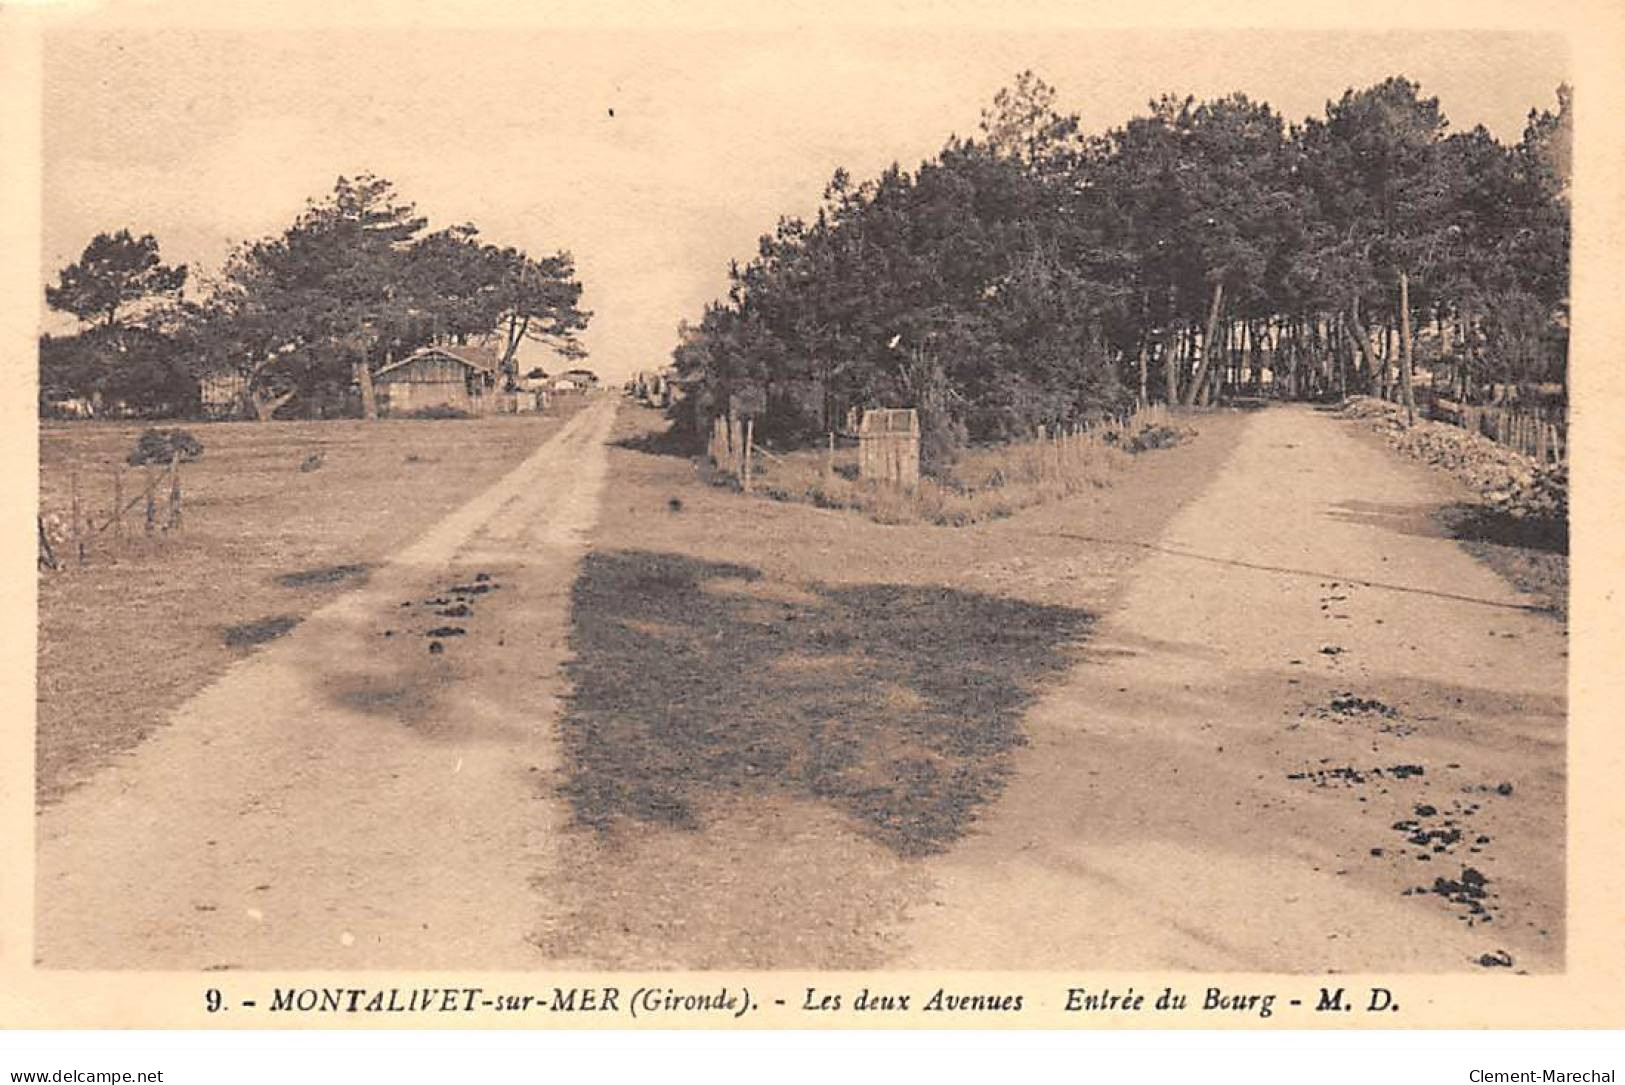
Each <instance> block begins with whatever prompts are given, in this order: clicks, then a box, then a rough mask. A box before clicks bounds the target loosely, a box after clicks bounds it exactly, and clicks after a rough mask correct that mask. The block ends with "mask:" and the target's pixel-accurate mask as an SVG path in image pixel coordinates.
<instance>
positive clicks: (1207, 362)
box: [1184, 279, 1224, 407]
mask: <svg viewBox="0 0 1625 1085" xmlns="http://www.w3.org/2000/svg"><path fill="white" fill-rule="evenodd" d="M1222 304H1224V280H1223V279H1220V280H1219V281H1218V282H1216V283H1214V284H1213V304H1212V305H1211V306H1209V307H1208V311H1207V332H1206V334H1205V335H1204V336H1203V338H1202V358H1201V360H1200V361H1199V362H1197V363H1196V373H1195V374H1194V375H1193V376H1192V377H1191V382H1190V386H1189V387H1187V388H1186V389H1185V399H1184V404H1185V406H1187V407H1194V406H1195V405H1196V400H1197V397H1198V396H1200V395H1201V394H1202V392H1203V391H1204V390H1205V389H1206V385H1207V382H1206V377H1207V373H1208V368H1209V367H1210V366H1211V365H1212V364H1213V351H1214V349H1215V346H1216V344H1215V343H1214V340H1215V339H1216V338H1217V336H1218V334H1219V307H1220V306H1221V305H1222Z"/></svg>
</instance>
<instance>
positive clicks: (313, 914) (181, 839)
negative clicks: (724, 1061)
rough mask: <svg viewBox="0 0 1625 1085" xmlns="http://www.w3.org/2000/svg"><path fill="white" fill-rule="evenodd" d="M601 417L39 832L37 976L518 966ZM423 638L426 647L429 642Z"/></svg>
mask: <svg viewBox="0 0 1625 1085" xmlns="http://www.w3.org/2000/svg"><path fill="white" fill-rule="evenodd" d="M614 411H615V403H614V401H613V400H611V399H608V398H606V399H604V400H601V401H599V402H598V403H596V404H594V405H593V406H591V407H589V408H587V409H585V410H583V411H582V412H581V413H580V414H578V415H577V416H575V417H574V418H573V419H571V421H570V422H569V423H568V424H567V425H566V426H565V427H564V429H563V430H561V431H560V432H559V433H558V434H557V435H556V436H555V437H554V438H552V439H551V440H549V441H548V442H547V443H546V444H544V445H543V446H542V447H541V448H540V449H538V450H537V452H536V453H534V454H533V455H532V456H530V457H529V458H528V459H527V460H526V461H525V462H524V463H523V464H521V465H520V466H519V467H517V468H516V469H514V470H513V471H512V472H511V473H509V474H508V475H507V476H505V477H503V478H502V479H501V480H500V481H498V482H496V483H495V484H494V485H492V486H491V487H490V488H489V489H488V490H486V491H485V492H484V493H482V494H480V495H479V496H478V497H476V498H474V499H473V500H471V501H470V502H469V503H468V504H467V505H466V506H464V507H463V508H462V509H460V510H459V511H457V512H456V513H454V514H453V515H451V516H449V517H447V518H446V519H445V520H443V521H441V522H440V523H439V524H438V525H437V526H436V527H435V528H434V529H432V530H431V531H430V532H429V533H427V534H426V535H425V536H424V537H422V538H421V539H420V540H419V541H418V542H416V543H415V544H413V545H412V546H410V547H409V548H408V549H407V550H406V551H404V552H403V553H401V554H400V555H398V557H397V558H396V559H395V560H394V561H392V562H391V563H390V564H389V565H388V566H387V567H386V568H384V569H381V570H378V571H376V572H374V573H373V575H372V576H371V578H370V579H369V580H368V582H367V583H366V585H365V586H363V587H361V588H359V589H357V590H355V591H353V592H350V593H348V594H346V595H345V596H343V597H341V598H340V599H338V600H337V601H335V602H334V603H332V604H330V605H329V606H327V607H325V608H324V609H322V610H320V611H318V612H317V613H315V614H314V615H312V616H311V617H310V618H308V619H307V620H306V621H305V622H304V623H303V624H302V625H300V626H299V627H298V628H296V629H295V630H293V631H292V632H291V633H290V634H288V635H287V636H286V637H284V638H283V639H281V640H279V641H277V642H275V643H273V644H271V645H269V646H268V647H266V648H265V649H264V650H262V651H259V652H257V653H255V654H254V655H253V656H252V657H250V658H248V659H246V660H244V661H243V662H242V663H241V664H239V665H237V666H236V667H234V668H233V669H232V670H231V671H229V672H228V673H227V674H225V675H224V676H223V677H222V678H221V679H220V680H219V681H217V682H216V683H215V684H214V685H212V686H210V687H209V688H208V689H206V690H205V691H204V692H202V693H201V694H199V695H198V696H197V697H195V698H193V699H192V700H191V701H189V702H188V703H187V704H186V705H185V706H184V707H183V708H182V709H181V710H180V711H179V712H178V713H177V714H176V715H175V717H174V718H173V719H172V721H171V723H170V726H168V727H167V728H164V729H162V730H161V731H160V732H158V733H157V734H156V735H154V736H153V737H152V738H151V739H150V740H149V741H148V742H146V743H144V744H143V745H142V746H140V747H138V748H137V749H136V750H135V751H133V752H132V753H131V754H129V755H127V756H125V757H124V758H123V759H122V760H121V761H120V762H119V763H117V764H115V765H114V766H113V767H111V768H109V769H108V770H106V771H104V772H103V773H101V774H100V775H99V776H98V777H97V778H96V779H94V780H93V781H91V782H90V783H89V784H88V785H87V786H85V787H83V788H81V789H79V790H78V791H76V792H74V793H73V794H72V795H71V796H69V797H68V798H67V799H66V800H65V801H64V802H62V803H61V804H60V805H57V806H55V807H52V808H50V809H48V810H47V811H46V812H45V813H43V814H42V815H41V816H40V818H39V819H38V823H37V824H38V849H37V860H38V871H37V873H38V877H37V887H38V889H37V901H36V903H37V923H36V931H37V944H36V953H37V956H38V958H39V960H40V962H41V963H42V964H43V965H45V966H48V967H66V968H139V969H198V968H205V969H232V968H250V969H252V968H318V967H320V968H386V967H408V966H410V967H417V968H433V967H453V966H455V967H462V968H468V967H487V968H503V967H528V966H530V965H532V964H533V963H534V958H535V950H534V948H533V947H531V946H529V945H527V943H526V939H527V937H528V936H529V935H530V933H531V931H532V930H533V928H534V925H535V921H536V916H537V914H538V913H539V912H540V911H542V910H543V909H544V906H545V905H544V902H543V901H542V899H541V894H542V893H543V892H544V889H542V888H539V887H538V885H539V884H540V883H538V882H536V880H535V879H534V878H533V875H534V874H535V873H536V872H538V871H544V870H547V869H549V868H550V866H551V865H552V862H553V860H552V858H551V856H552V849H553V848H555V847H556V846H557V832H558V830H559V829H560V825H559V823H558V822H559V818H560V814H559V811H558V805H557V804H556V803H555V802H553V801H552V800H551V799H550V797H549V796H548V794H547V789H545V788H543V787H541V786H539V785H538V780H539V779H541V778H543V777H544V776H545V774H547V773H549V772H550V771H552V768H553V759H554V758H555V754H554V746H553V743H554V735H553V718H554V708H553V704H552V700H551V698H552V697H553V696H555V695H556V694H557V693H558V687H557V682H558V664H559V662H560V660H561V657H562V653H563V651H564V636H565V621H566V616H565V608H566V606H567V603H568V595H569V588H570V584H571V581H572V579H573V577H574V570H575V563H576V560H577V558H578V557H579V553H580V551H581V549H582V548H583V546H584V538H585V533H586V532H587V530H588V529H589V528H590V527H591V525H592V522H593V520H594V517H595V516H596V510H597V500H598V493H599V490H600V487H601V485H602V481H603V476H604V470H605V467H604V447H603V446H604V440H605V437H606V435H607V433H608V432H609V428H610V425H611V422H612V420H613V416H614ZM433 633H437V634H438V635H430V634H433Z"/></svg>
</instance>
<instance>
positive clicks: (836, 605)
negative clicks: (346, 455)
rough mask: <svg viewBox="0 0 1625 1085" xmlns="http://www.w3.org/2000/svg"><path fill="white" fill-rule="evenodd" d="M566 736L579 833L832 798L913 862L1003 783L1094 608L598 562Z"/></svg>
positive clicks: (937, 846)
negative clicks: (626, 821)
mask: <svg viewBox="0 0 1625 1085" xmlns="http://www.w3.org/2000/svg"><path fill="white" fill-rule="evenodd" d="M572 604H573V607H572V627H571V628H572V632H571V648H572V650H573V652H574V655H575V657H576V662H575V663H573V664H572V665H571V667H570V672H571V678H572V680H573V682H574V687H575V693H574V696H573V698H572V699H571V701H570V704H569V708H568V711H567V713H566V715H565V718H564V721H563V725H562V735H563V741H564V746H565V750H566V752H567V754H568V781H567V783H566V784H565V785H564V790H565V794H566V795H567V797H568V798H569V800H570V802H571V804H572V806H573V808H574V811H575V815H576V817H577V818H578V820H579V821H581V822H582V823H584V824H587V825H591V826H594V827H597V828H600V829H608V828H610V827H611V826H613V825H614V823H615V821H616V820H617V819H618V818H635V819H639V820H643V821H648V822H654V823H658V824H663V825H666V826H671V827H680V828H698V827H700V826H701V825H702V824H703V822H704V819H705V812H706V807H707V804H708V802H709V801H710V800H712V799H714V798H718V797H721V796H724V795H732V794H737V793H739V792H759V793H762V794H764V795H769V794H783V793H789V794H792V795H795V796H798V797H813V798H817V799H822V800H824V801H827V802H830V803H833V804H836V805H837V806H839V807H840V808H842V809H844V810H845V811H847V812H848V813H849V814H850V815H851V816H853V817H854V818H856V819H858V821H859V822H860V824H861V826H862V828H863V829H864V831H865V832H866V833H868V834H869V835H871V836H872V837H874V838H875V839H877V840H879V841H881V842H882V843H884V844H885V845H887V846H888V847H890V848H891V849H893V850H894V851H896V852H897V853H899V854H903V855H920V854H926V853H930V852H933V851H938V850H941V849H942V848H944V847H946V846H947V845H948V844H950V843H951V842H952V841H953V840H954V839H956V838H957V837H958V836H959V835H960V834H962V833H963V832H964V831H965V829H966V827H967V826H968V825H969V823H970V822H971V820H972V819H973V817H974V816H975V811H976V809H977V807H978V806H980V805H981V804H982V803H984V802H987V801H988V800H989V799H991V798H992V797H993V796H994V795H995V794H997V792H998V789H999V787H1000V785H1001V780H1002V777H1003V775H1004V773H1005V772H1006V771H1007V768H1008V762H1009V755H1010V753H1011V751H1012V749H1013V748H1014V747H1015V746H1017V745H1018V744H1019V743H1021V742H1022V734H1021V728H1020V717H1021V712H1022V710H1023V709H1024V708H1025V707H1026V706H1027V705H1028V704H1029V703H1030V702H1031V700H1032V699H1033V697H1034V696H1035V692H1036V688H1037V686H1038V684H1039V682H1040V681H1041V680H1042V679H1044V678H1045V677H1046V676H1048V675H1050V674H1052V673H1054V672H1056V671H1058V670H1060V669H1061V668H1064V667H1065V666H1067V665H1068V663H1070V662H1071V661H1072V660H1073V659H1074V658H1075V657H1074V655H1073V653H1071V652H1070V651H1068V650H1067V646H1068V645H1070V644H1073V643H1075V642H1076V641H1077V640H1078V639H1079V638H1080V637H1082V636H1083V635H1084V634H1085V633H1086V632H1087V630H1088V629H1089V627H1090V624H1091V622H1092V620H1093V618H1092V616H1091V615H1090V614H1088V613H1087V612H1085V611H1082V610H1076V609H1071V608H1067V607H1059V606H1043V605H1037V604H1033V603H1027V602H1021V601H1017V600H1012V599H1007V598H998V597H994V596H990V595H982V594H978V593H975V592H967V591H960V590H955V589H952V588H947V587H931V586H906V585H897V584H859V585H849V586H840V587H832V586H827V585H820V584H816V583H805V584H804V583H796V582H792V581H789V580H786V579H779V578H773V577H769V576H765V575H764V574H762V573H761V572H760V571H758V570H757V569H754V568H751V567H749V566H745V565H738V564H729V563H719V562H708V561H703V560H700V559H697V558H693V557H687V556H683V555H679V554H673V553H660V552H651V551H612V552H600V553H594V554H591V555H589V556H588V557H587V559H586V560H585V562H584V564H583V567H582V570H581V574H580V576H579V578H578V580H577V582H576V585H575V589H574V593H573V599H572Z"/></svg>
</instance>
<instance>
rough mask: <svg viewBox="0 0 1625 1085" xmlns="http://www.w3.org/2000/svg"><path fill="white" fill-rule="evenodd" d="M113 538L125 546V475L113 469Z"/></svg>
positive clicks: (115, 466)
mask: <svg viewBox="0 0 1625 1085" xmlns="http://www.w3.org/2000/svg"><path fill="white" fill-rule="evenodd" d="M112 523H113V538H114V539H115V540H117V542H118V543H119V545H120V546H122V545H124V474H123V472H121V471H120V470H119V469H118V466H117V465H114V467H113V518H112Z"/></svg>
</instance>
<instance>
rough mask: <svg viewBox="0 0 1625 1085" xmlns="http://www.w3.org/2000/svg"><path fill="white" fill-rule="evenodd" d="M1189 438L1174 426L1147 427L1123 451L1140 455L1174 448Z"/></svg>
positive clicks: (1125, 444) (1128, 442)
mask: <svg viewBox="0 0 1625 1085" xmlns="http://www.w3.org/2000/svg"><path fill="white" fill-rule="evenodd" d="M1187 436H1188V434H1187V433H1186V432H1184V431H1182V430H1177V429H1174V428H1173V427H1172V426H1145V427H1143V428H1142V429H1141V430H1140V432H1138V433H1136V434H1135V435H1134V436H1132V437H1130V438H1129V439H1128V440H1127V441H1126V442H1125V443H1124V445H1123V449H1124V450H1125V451H1127V452H1134V453H1140V452H1150V451H1151V450H1153V449H1157V448H1172V447H1174V446H1175V445H1177V444H1179V443H1180V442H1181V441H1183V440H1184V439H1185V438H1186V437H1187Z"/></svg>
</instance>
